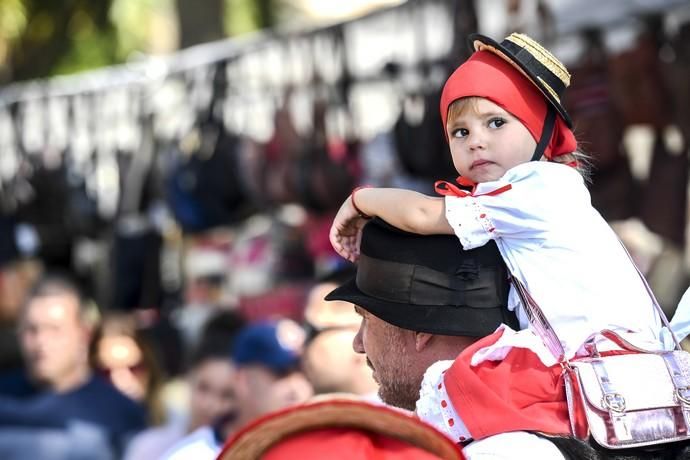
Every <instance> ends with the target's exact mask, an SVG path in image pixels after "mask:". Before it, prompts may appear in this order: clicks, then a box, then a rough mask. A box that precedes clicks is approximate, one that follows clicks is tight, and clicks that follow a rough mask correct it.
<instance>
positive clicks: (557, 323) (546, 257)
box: [445, 162, 662, 366]
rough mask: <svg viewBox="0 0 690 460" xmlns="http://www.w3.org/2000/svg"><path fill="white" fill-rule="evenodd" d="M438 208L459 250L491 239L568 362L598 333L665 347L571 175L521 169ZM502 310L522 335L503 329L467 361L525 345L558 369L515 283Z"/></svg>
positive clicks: (640, 291) (612, 239)
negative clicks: (509, 314) (609, 332)
mask: <svg viewBox="0 0 690 460" xmlns="http://www.w3.org/2000/svg"><path fill="white" fill-rule="evenodd" d="M507 185H510V188H509V189H507V190H504V191H502V192H500V193H497V194H494V195H492V194H490V193H491V192H493V191H497V190H499V189H501V188H502V187H506V186H507ZM445 205H446V218H447V220H448V222H449V224H450V225H451V227H452V228H453V230H454V232H455V234H456V235H457V237H458V238H459V239H460V243H461V244H462V247H463V248H464V249H472V248H476V247H479V246H483V245H484V244H486V243H487V242H488V241H489V240H495V241H496V244H497V245H498V248H499V250H500V252H501V255H502V257H503V260H504V261H505V263H506V265H507V266H508V269H509V270H510V272H511V273H512V274H513V275H514V276H515V277H516V278H518V279H520V280H521V281H522V282H523V283H524V284H525V286H526V287H527V289H528V290H529V292H530V294H531V295H532V297H533V298H534V299H535V300H536V302H537V303H538V304H539V306H540V308H541V310H542V311H543V312H544V314H545V315H546V317H547V319H548V320H549V322H550V323H551V326H552V327H553V328H554V330H555V331H556V333H557V335H558V337H559V339H560V340H561V343H562V345H563V348H564V349H565V352H566V357H567V358H571V357H573V356H574V355H575V354H577V353H578V351H581V352H583V350H581V347H582V346H583V344H584V343H585V342H586V341H587V340H588V339H589V338H590V337H591V336H592V335H593V334H596V333H597V332H599V331H601V330H602V329H612V330H614V331H616V332H618V333H619V334H620V335H621V336H622V337H624V338H625V339H627V340H629V341H630V342H631V343H633V344H634V345H637V346H639V347H642V348H647V349H659V348H661V347H662V344H661V341H660V333H661V321H660V319H659V317H658V314H657V313H656V310H655V309H654V306H653V304H652V300H651V298H650V296H649V294H648V293H647V290H646V288H645V286H644V284H643V282H642V280H641V279H640V276H639V275H638V273H637V270H636V269H635V267H634V265H633V263H632V261H631V260H630V258H629V257H628V255H627V253H626V252H625V249H624V248H623V247H622V245H621V243H620V241H619V240H618V237H617V236H616V234H615V233H614V232H613V230H612V229H611V227H609V225H608V224H607V223H606V221H605V220H604V219H603V218H602V217H601V215H600V214H599V213H598V212H597V211H596V210H595V209H594V208H593V207H592V205H591V201H590V196H589V192H588V190H587V188H586V187H585V184H584V181H583V179H582V177H581V176H580V174H579V173H578V172H577V171H576V170H575V169H573V168H571V167H569V166H566V165H561V164H557V163H551V162H529V163H524V164H520V165H518V166H515V167H514V168H512V169H510V170H508V171H507V172H506V173H505V174H504V175H503V177H501V178H500V179H498V180H497V181H493V182H485V183H481V184H478V185H477V187H476V190H475V191H474V193H473V195H472V196H467V197H456V196H447V197H446V198H445ZM508 308H509V309H510V310H515V312H516V314H517V317H518V320H519V322H520V328H521V330H520V331H512V330H510V329H507V330H506V331H505V333H504V337H503V338H502V340H500V341H499V342H498V343H496V344H494V345H492V346H491V347H488V348H486V349H482V350H479V351H478V352H477V353H476V354H475V356H474V358H473V361H472V363H473V364H474V365H476V364H478V363H480V362H482V361H484V360H500V359H502V358H503V357H504V356H505V355H506V354H507V352H508V351H509V350H510V349H511V348H513V347H524V348H530V349H532V350H533V351H535V353H537V354H538V355H539V356H540V358H541V361H542V362H543V363H544V364H545V365H547V366H549V365H553V364H555V363H556V359H555V358H554V357H553V355H552V354H551V353H550V352H549V351H548V350H547V349H546V347H545V346H544V345H543V344H542V341H541V339H540V338H539V337H538V336H536V335H535V334H534V333H533V332H532V330H531V326H530V323H529V320H528V319H527V316H526V314H525V311H524V308H523V306H522V304H521V301H520V298H519V296H518V294H517V292H516V291H515V289H514V288H512V287H511V291H510V294H509V299H508ZM601 348H602V349H606V346H605V345H604V346H603V347H601Z"/></svg>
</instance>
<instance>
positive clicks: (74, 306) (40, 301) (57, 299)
mask: <svg viewBox="0 0 690 460" xmlns="http://www.w3.org/2000/svg"><path fill="white" fill-rule="evenodd" d="M39 310H40V311H39ZM78 311H79V300H78V299H77V298H76V297H74V296H71V295H66V294H65V295H57V294H56V295H49V296H41V297H36V298H34V299H31V300H30V301H29V302H28V303H27V305H26V311H25V315H24V316H34V315H39V316H41V317H43V318H46V319H51V320H56V321H59V320H63V319H65V318H73V317H76V316H77V313H78Z"/></svg>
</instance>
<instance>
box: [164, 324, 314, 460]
mask: <svg viewBox="0 0 690 460" xmlns="http://www.w3.org/2000/svg"><path fill="white" fill-rule="evenodd" d="M304 339H305V332H304V330H303V329H302V328H301V327H300V326H299V325H297V324H296V323H295V322H293V321H290V320H280V321H271V322H261V323H256V324H252V325H249V326H246V327H245V328H244V329H243V330H242V331H240V333H239V334H238V335H237V337H236V339H235V341H234V343H233V347H232V361H233V362H234V364H235V366H236V371H235V378H234V387H235V394H236V397H237V405H236V408H235V410H234V411H233V412H232V413H229V414H227V415H226V416H224V417H222V418H221V419H220V420H218V421H217V422H216V423H215V424H214V425H213V426H204V427H201V428H199V429H198V430H196V431H195V432H193V433H191V434H190V435H189V436H187V437H186V438H184V439H183V440H181V441H180V442H179V443H178V444H177V445H175V446H173V447H172V448H171V449H170V450H169V451H168V453H167V454H166V455H164V456H163V458H164V459H166V460H184V459H194V460H205V459H208V460H212V459H214V458H216V456H217V455H218V453H219V452H220V450H221V447H222V446H223V443H224V442H225V440H226V439H227V437H228V436H229V435H231V434H232V433H234V432H235V431H237V430H238V429H240V428H242V427H243V426H245V425H247V424H248V423H249V422H251V421H253V420H255V419H256V418H258V417H259V416H261V415H263V414H266V413H268V412H272V411H275V410H278V409H282V408H283V407H286V406H290V405H292V404H298V403H301V402H303V401H306V400H307V399H308V398H309V397H311V396H312V394H313V390H312V387H311V384H310V383H309V382H308V381H307V379H306V377H305V376H304V374H303V373H302V371H301V356H302V347H303V345H304Z"/></svg>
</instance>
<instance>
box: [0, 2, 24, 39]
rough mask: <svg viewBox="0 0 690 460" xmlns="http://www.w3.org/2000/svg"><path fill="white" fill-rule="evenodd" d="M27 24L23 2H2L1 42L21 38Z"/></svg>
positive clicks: (0, 4) (0, 7)
mask: <svg viewBox="0 0 690 460" xmlns="http://www.w3.org/2000/svg"><path fill="white" fill-rule="evenodd" d="M26 23H27V20H26V8H24V3H23V2H22V0H0V42H2V41H8V40H14V39H15V38H17V37H19V36H20V35H21V34H22V33H23V32H24V29H25V28H26Z"/></svg>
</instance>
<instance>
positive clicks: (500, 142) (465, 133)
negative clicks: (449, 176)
mask: <svg viewBox="0 0 690 460" xmlns="http://www.w3.org/2000/svg"><path fill="white" fill-rule="evenodd" d="M446 129H447V133H448V140H449V144H450V152H451V155H452V156H453V164H454V165H455V169H456V170H457V171H458V173H460V175H462V176H464V177H466V178H468V179H470V180H472V181H474V182H490V181H495V180H497V179H499V178H500V177H502V176H503V174H505V172H506V171H507V170H509V169H510V168H512V167H513V166H517V165H519V164H521V163H526V162H528V161H530V160H531V158H532V155H533V153H534V149H535V148H536V146H537V143H536V141H535V140H534V138H533V137H532V135H531V134H530V132H529V131H528V130H527V128H525V126H524V125H523V124H522V123H521V122H520V121H519V120H518V119H517V118H515V117H514V116H513V115H511V114H510V113H509V112H506V111H505V110H504V109H502V108H501V107H500V106H498V105H496V104H494V103H493V102H491V101H489V100H488V99H484V98H481V97H473V98H470V100H468V101H466V103H465V104H464V106H463V107H462V108H461V110H453V109H451V110H449V116H448V123H447V126H446Z"/></svg>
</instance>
